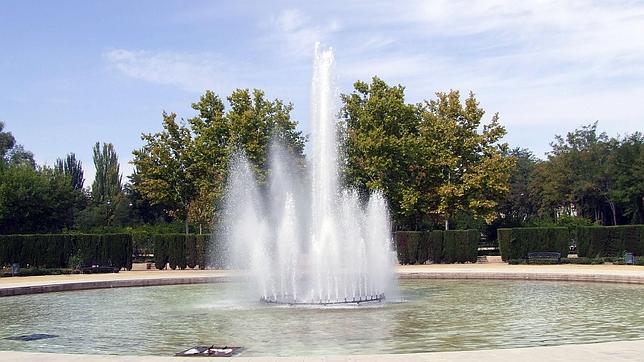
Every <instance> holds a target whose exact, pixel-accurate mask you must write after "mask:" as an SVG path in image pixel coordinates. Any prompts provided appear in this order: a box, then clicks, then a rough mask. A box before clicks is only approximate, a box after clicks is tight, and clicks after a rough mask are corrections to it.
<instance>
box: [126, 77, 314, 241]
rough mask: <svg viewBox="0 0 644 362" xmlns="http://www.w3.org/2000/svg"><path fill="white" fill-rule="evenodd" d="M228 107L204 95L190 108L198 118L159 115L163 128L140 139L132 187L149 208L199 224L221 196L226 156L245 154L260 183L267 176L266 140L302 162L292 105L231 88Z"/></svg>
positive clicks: (210, 214) (301, 140)
mask: <svg viewBox="0 0 644 362" xmlns="http://www.w3.org/2000/svg"><path fill="white" fill-rule="evenodd" d="M228 102H229V104H230V108H229V110H228V112H227V113H226V112H225V106H224V104H223V102H222V101H221V99H220V98H219V96H217V95H216V94H215V93H214V92H211V91H207V92H206V93H205V94H204V95H203V96H202V97H201V98H200V99H199V101H198V102H196V103H194V104H193V105H192V108H193V109H194V110H196V111H197V112H198V114H197V115H196V116H195V117H193V118H190V119H188V121H187V124H185V125H184V124H180V123H177V121H176V114H174V113H172V114H169V115H168V114H167V113H165V112H164V113H163V130H162V131H161V132H159V133H155V134H144V135H143V136H142V139H143V141H144V142H145V145H144V146H143V148H141V149H139V150H135V151H134V152H133V154H134V160H133V161H132V163H133V164H134V166H135V168H136V172H135V175H134V176H133V177H132V179H131V180H132V184H133V187H134V189H135V190H136V191H137V192H139V193H140V194H141V195H143V197H144V198H145V199H147V200H149V202H150V203H151V204H152V205H163V207H164V208H165V209H166V211H167V212H168V213H169V214H170V215H172V216H173V217H176V218H180V219H183V220H184V223H185V230H186V232H187V231H188V225H189V223H190V222H192V223H195V224H197V225H199V227H200V228H201V225H202V224H204V223H208V222H209V221H210V220H213V216H214V214H215V213H216V205H217V201H218V200H220V198H221V197H222V195H223V192H224V189H225V183H226V179H227V176H228V163H229V160H230V156H231V155H232V154H233V153H234V152H236V151H237V150H239V149H242V150H244V151H245V152H246V154H247V156H248V157H249V159H250V160H251V163H252V164H253V166H254V169H255V171H256V175H257V177H258V179H259V180H260V181H265V180H266V178H267V174H268V166H267V165H268V162H267V159H268V148H269V145H270V142H271V139H277V140H279V141H282V142H286V144H285V145H284V146H285V147H286V148H288V149H290V150H291V151H292V152H294V153H296V154H297V155H299V156H300V158H302V159H303V150H304V137H302V136H301V133H300V132H298V131H297V130H296V126H297V122H294V121H292V120H291V119H290V112H291V110H292V108H293V107H292V105H291V104H286V105H285V104H284V103H283V102H282V101H280V100H278V99H276V100H273V101H269V100H266V99H265V97H264V93H263V92H262V91H260V90H257V89H256V90H253V92H252V93H251V92H250V91H249V90H248V89H238V90H235V91H234V92H233V93H232V94H231V96H230V97H228Z"/></svg>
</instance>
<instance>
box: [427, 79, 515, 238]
mask: <svg viewBox="0 0 644 362" xmlns="http://www.w3.org/2000/svg"><path fill="white" fill-rule="evenodd" d="M436 97H437V98H436V99H434V100H430V101H425V103H424V105H423V109H422V113H421V117H422V119H423V125H424V126H425V128H424V130H425V134H424V136H425V137H426V138H428V139H429V140H434V142H436V143H437V144H439V145H440V148H441V149H443V150H446V151H447V155H446V156H447V157H445V158H443V159H442V161H438V160H437V162H439V164H440V166H441V171H442V172H441V175H442V180H441V181H442V182H441V184H440V185H439V186H438V188H437V190H436V192H437V194H438V197H439V204H438V207H437V208H436V209H435V210H431V211H430V212H433V213H436V214H438V215H443V216H444V217H445V219H446V220H448V219H449V216H450V215H452V214H454V213H458V212H465V213H468V214H471V215H473V216H474V217H480V218H483V219H484V220H485V221H486V222H488V223H490V222H492V221H493V220H494V219H495V218H496V208H497V205H498V202H499V201H500V200H501V199H502V197H503V196H504V195H505V193H506V192H507V190H508V179H509V176H510V169H511V167H512V165H513V163H514V160H513V159H512V158H510V157H505V156H504V154H505V152H507V144H505V143H500V141H501V138H502V137H503V136H504V135H505V128H504V127H503V126H502V125H501V124H500V122H499V117H498V114H494V115H493V116H492V119H491V120H490V121H489V123H487V124H484V125H483V127H482V130H479V129H480V126H481V125H482V123H481V121H482V118H483V115H484V114H485V111H484V110H483V109H482V108H480V107H479V103H478V101H477V100H476V98H475V97H474V93H471V92H470V94H469V96H468V97H467V98H466V99H465V104H462V103H461V100H460V95H459V92H458V91H450V92H448V93H440V92H439V93H437V94H436ZM429 142H431V141H429ZM429 142H428V143H429ZM446 226H447V225H446Z"/></svg>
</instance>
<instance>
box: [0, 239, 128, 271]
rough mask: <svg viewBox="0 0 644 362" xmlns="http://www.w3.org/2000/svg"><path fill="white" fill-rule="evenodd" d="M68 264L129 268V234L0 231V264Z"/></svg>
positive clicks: (53, 266) (51, 266) (53, 265)
mask: <svg viewBox="0 0 644 362" xmlns="http://www.w3.org/2000/svg"><path fill="white" fill-rule="evenodd" d="M12 263H19V264H20V266H21V267H22V268H25V267H32V268H50V269H53V268H69V267H77V266H79V265H72V264H74V263H78V264H82V265H106V266H113V267H118V268H119V269H120V268H127V269H131V268H132V236H131V235H130V234H34V235H0V266H1V265H10V264H12Z"/></svg>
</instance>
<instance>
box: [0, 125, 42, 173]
mask: <svg viewBox="0 0 644 362" xmlns="http://www.w3.org/2000/svg"><path fill="white" fill-rule="evenodd" d="M3 129H4V122H2V121H0V165H1V164H9V165H18V164H20V165H26V166H29V167H31V168H33V169H35V168H36V161H34V154H33V153H31V152H30V151H27V150H25V148H24V147H23V146H22V145H19V144H17V143H16V139H15V138H14V137H13V135H12V134H11V132H4V131H3Z"/></svg>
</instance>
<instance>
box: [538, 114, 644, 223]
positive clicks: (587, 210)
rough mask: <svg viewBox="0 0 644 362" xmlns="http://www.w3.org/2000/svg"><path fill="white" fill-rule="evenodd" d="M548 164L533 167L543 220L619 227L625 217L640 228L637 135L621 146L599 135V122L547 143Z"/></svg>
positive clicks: (643, 187) (641, 184) (642, 185)
mask: <svg viewBox="0 0 644 362" xmlns="http://www.w3.org/2000/svg"><path fill="white" fill-rule="evenodd" d="M551 146H552V151H551V152H550V153H549V154H548V161H547V162H544V163H542V164H540V165H538V167H536V169H535V172H534V175H533V183H532V184H531V191H532V194H533V198H534V199H535V200H537V202H538V203H539V210H540V215H541V216H549V217H552V218H559V217H562V216H575V215H577V216H581V217H584V218H587V219H590V220H593V221H595V222H597V223H600V224H605V225H617V224H620V223H624V222H629V221H630V220H622V219H623V214H624V213H625V212H626V214H627V215H630V216H631V218H634V219H635V220H634V221H636V222H641V220H642V219H641V213H642V207H641V205H642V196H643V195H644V182H643V177H642V172H641V170H642V167H643V166H642V158H643V157H644V156H642V155H643V154H644V153H643V150H644V146H642V135H641V133H635V134H633V135H631V136H627V137H625V138H624V139H623V140H618V139H615V138H611V139H609V138H608V136H607V135H606V134H605V133H598V132H597V122H595V123H594V124H591V125H587V126H583V127H582V128H581V129H577V130H575V131H573V132H569V133H568V134H567V135H566V137H565V138H564V137H562V136H557V137H556V138H555V142H553V143H551Z"/></svg>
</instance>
